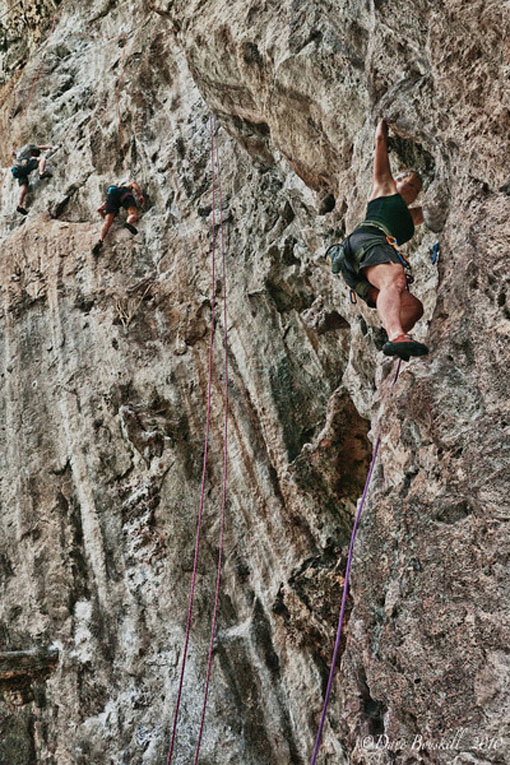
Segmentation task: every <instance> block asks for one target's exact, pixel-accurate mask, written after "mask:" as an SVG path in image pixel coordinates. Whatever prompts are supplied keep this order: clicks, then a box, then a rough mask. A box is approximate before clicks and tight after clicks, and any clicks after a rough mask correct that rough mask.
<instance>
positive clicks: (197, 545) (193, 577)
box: [167, 183, 216, 765]
mask: <svg viewBox="0 0 510 765" xmlns="http://www.w3.org/2000/svg"><path fill="white" fill-rule="evenodd" d="M215 205H216V200H215V189H214V183H213V185H212V240H211V329H210V333H209V376H208V381H207V415H206V424H205V439H204V457H203V468H202V483H201V487H200V504H199V508H198V520H197V532H196V539H195V558H194V561H193V572H192V575H191V586H190V595H189V602H188V617H187V621H186V637H185V640H184V649H183V654H182V662H181V673H180V678H179V689H178V691H177V701H176V703H175V712H174V720H173V727H172V739H171V742H170V750H169V752H168V760H167V765H170V763H171V761H172V755H173V751H174V746H175V739H176V735H177V721H178V717H179V708H180V704H181V697H182V687H183V683H184V672H185V670H186V661H187V658H188V648H189V640H190V634H191V616H192V612H193V602H194V599H195V586H196V579H197V569H198V553H199V548H200V536H201V531H202V515H203V510H204V500H205V478H206V472H207V457H208V452H209V431H210V424H211V393H212V372H213V341H214V332H215V328H216V327H215V318H216V317H215V306H216V303H215V294H214V293H215V286H216V221H215Z"/></svg>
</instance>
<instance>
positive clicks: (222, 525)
mask: <svg viewBox="0 0 510 765" xmlns="http://www.w3.org/2000/svg"><path fill="white" fill-rule="evenodd" d="M209 128H210V131H211V147H212V154H213V157H215V160H216V167H217V175H216V177H217V180H218V193H219V203H220V232H221V238H220V243H221V263H222V278H223V348H224V368H223V399H224V403H223V406H224V417H223V482H222V495H221V509H220V537H219V546H218V568H217V574H216V592H215V596H214V608H213V616H212V621H211V634H210V638H209V654H208V658H207V675H206V679H205V690H204V700H203V705H202V717H201V719H200V729H199V732H198V741H197V747H196V750H195V759H194V760H193V765H197V763H198V757H199V754H200V745H201V743H202V734H203V732H204V724H205V712H206V707H207V699H208V695H209V681H210V678H211V668H212V659H213V650H214V638H215V635H216V625H217V621H218V608H219V602H220V584H221V572H222V564H223V540H224V534H225V513H226V503H227V463H228V350H227V265H226V254H225V252H226V250H225V234H224V231H223V212H222V211H223V191H222V187H221V165H220V159H219V155H218V146H217V144H216V146H215V143H214V134H215V132H216V120H215V118H214V115H213V114H211V115H210V118H209ZM214 181H215V176H214V162H213V185H214Z"/></svg>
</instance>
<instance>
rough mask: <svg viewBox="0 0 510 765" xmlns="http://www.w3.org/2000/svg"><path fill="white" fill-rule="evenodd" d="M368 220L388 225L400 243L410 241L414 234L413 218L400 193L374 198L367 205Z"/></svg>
mask: <svg viewBox="0 0 510 765" xmlns="http://www.w3.org/2000/svg"><path fill="white" fill-rule="evenodd" d="M366 220H367V221H374V223H382V224H383V225H384V226H386V228H387V229H388V230H389V231H391V233H392V235H393V236H394V237H395V239H396V240H397V242H398V244H399V245H400V244H404V243H405V242H408V241H409V240H410V239H412V237H413V234H414V222H413V218H412V216H411V213H410V212H409V209H408V207H407V205H406V203H405V202H404V200H403V199H402V197H401V196H400V194H391V196H387V197H377V199H372V200H371V201H370V202H369V203H368V206H367V214H366Z"/></svg>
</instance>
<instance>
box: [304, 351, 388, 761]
mask: <svg viewBox="0 0 510 765" xmlns="http://www.w3.org/2000/svg"><path fill="white" fill-rule="evenodd" d="M401 363H402V362H401V361H399V362H398V365H397V371H396V373H395V377H394V378H393V382H392V384H391V389H390V397H391V396H392V395H393V388H394V387H395V383H396V382H397V380H398V375H399V372H400V365H401ZM380 443H381V435H380V434H379V435H378V436H377V439H376V441H375V445H374V451H373V454H372V461H371V463H370V467H369V469H368V475H367V479H366V481H365V487H364V489H363V494H362V495H361V500H360V503H359V507H358V511H357V513H356V517H355V519H354V526H353V529H352V535H351V543H350V545H349V554H348V556H347V566H346V568H345V579H344V591H343V594H342V605H341V607H340V615H339V617H338V627H337V631H336V640H335V647H334V649H333V658H332V659H331V668H330V670H329V678H328V685H327V688H326V695H325V697H324V705H323V707H322V713H321V719H320V723H319V730H318V731H317V736H316V739H315V746H314V749H313V754H312V759H311V761H310V765H315V762H316V760H317V755H318V753H319V747H320V743H321V738H322V730H323V728H324V723H325V721H326V713H327V711H328V706H329V698H330V695H331V687H332V685H333V675H334V673H335V666H336V661H337V658H338V651H339V649H340V638H341V636H342V625H343V621H344V612H345V604H346V602H347V590H348V587H349V574H350V571H351V563H352V553H353V549H354V540H355V539H356V533H357V530H358V525H359V521H360V518H361V513H362V512H363V506H364V504H365V500H366V497H367V494H368V488H369V486H370V480H371V478H372V473H373V471H374V465H375V461H376V459H377V453H378V451H379V445H380Z"/></svg>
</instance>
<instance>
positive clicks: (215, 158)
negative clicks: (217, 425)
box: [167, 114, 229, 765]
mask: <svg viewBox="0 0 510 765" xmlns="http://www.w3.org/2000/svg"><path fill="white" fill-rule="evenodd" d="M209 132H210V142H211V176H212V185H211V195H212V232H211V329H210V336H209V372H208V382H207V414H206V428H205V439H204V457H203V469H202V481H201V488H200V503H199V509H198V519H197V532H196V538H195V557H194V561H193V571H192V576H191V585H190V595H189V602H188V616H187V621H186V634H185V640H184V648H183V654H182V662H181V671H180V677H179V687H178V691H177V700H176V705H175V711H174V718H173V726H172V737H171V742H170V749H169V752H168V759H167V765H170V763H171V761H172V756H173V752H174V747H175V742H176V737H177V725H178V717H179V709H180V704H181V698H182V689H183V684H184V674H185V670H186V662H187V657H188V649H189V641H190V635H191V618H192V612H193V603H194V598H195V588H196V579H197V569H198V556H199V548H200V537H201V531H202V519H203V509H204V500H205V478H206V470H207V458H208V453H209V432H210V422H211V393H212V372H213V341H214V334H215V328H216V326H215V324H216V310H215V309H216V299H215V287H216V217H215V210H216V191H215V188H216V178H217V180H218V192H219V209H220V231H221V237H220V244H221V260H222V281H223V346H224V376H223V391H224V393H223V398H224V420H223V478H222V497H221V507H220V532H219V544H218V566H217V572H216V591H215V598H214V606H213V615H212V620H211V632H210V639H209V651H208V660H207V672H206V680H205V688H204V696H203V703H202V714H201V719H200V728H199V732H198V740H197V745H196V750H195V757H194V761H193V762H194V765H196V764H197V763H198V758H199V754H200V745H201V742H202V734H203V730H204V724H205V714H206V707H207V699H208V695H209V681H210V676H211V668H212V653H213V647H214V637H215V633H216V625H217V618H218V607H219V597H220V583H221V573H222V564H223V540H224V529H225V512H226V500H227V462H228V372H229V367H228V354H227V287H226V248H225V237H224V231H223V216H222V209H223V194H222V187H221V169H220V162H219V155H218V150H217V146H216V145H215V140H214V136H215V132H216V121H215V118H214V115H213V114H211V115H210V116H209ZM215 166H216V168H217V171H216V169H215Z"/></svg>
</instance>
